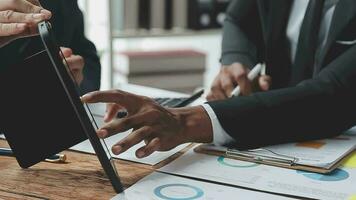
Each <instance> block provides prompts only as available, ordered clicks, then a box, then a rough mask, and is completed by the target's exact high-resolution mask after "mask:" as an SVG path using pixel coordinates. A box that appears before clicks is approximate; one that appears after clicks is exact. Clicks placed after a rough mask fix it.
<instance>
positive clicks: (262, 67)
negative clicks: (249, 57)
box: [230, 63, 266, 97]
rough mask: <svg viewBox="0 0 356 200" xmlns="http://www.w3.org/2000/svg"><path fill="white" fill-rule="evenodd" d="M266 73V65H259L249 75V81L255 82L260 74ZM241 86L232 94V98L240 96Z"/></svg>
mask: <svg viewBox="0 0 356 200" xmlns="http://www.w3.org/2000/svg"><path fill="white" fill-rule="evenodd" d="M265 72H266V65H265V64H261V63H258V64H257V65H256V66H255V67H254V68H253V69H252V70H251V71H250V72H249V73H248V75H247V78H248V80H250V81H252V80H254V79H255V78H256V77H257V76H258V75H259V74H262V75H264V74H265ZM240 92H241V90H240V86H237V87H236V88H235V89H234V90H233V91H232V92H231V95H230V97H233V96H239V95H240Z"/></svg>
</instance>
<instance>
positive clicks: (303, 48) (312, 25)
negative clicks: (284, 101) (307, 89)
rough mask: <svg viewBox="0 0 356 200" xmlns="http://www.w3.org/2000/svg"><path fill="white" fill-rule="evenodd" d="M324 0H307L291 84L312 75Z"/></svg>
mask: <svg viewBox="0 0 356 200" xmlns="http://www.w3.org/2000/svg"><path fill="white" fill-rule="evenodd" d="M296 1H298V0H296ZM324 2H325V1H324V0H310V1H309V5H308V8H307V11H306V13H305V16H304V20H303V23H302V27H301V29H300V35H299V39H298V46H297V54H296V59H295V63H294V65H293V68H292V77H291V84H292V85H295V84H297V83H299V82H300V81H302V80H304V79H307V78H311V77H312V72H313V68H314V61H315V52H316V48H317V44H318V35H319V29H320V22H321V18H322V15H323V8H324Z"/></svg>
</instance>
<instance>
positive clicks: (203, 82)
mask: <svg viewBox="0 0 356 200" xmlns="http://www.w3.org/2000/svg"><path fill="white" fill-rule="evenodd" d="M78 1H79V5H80V7H81V9H82V10H83V13H84V17H85V23H86V34H87V36H88V37H89V38H90V39H91V40H92V41H93V42H94V43H95V44H96V46H97V48H98V51H99V54H100V57H101V61H102V65H103V69H102V81H101V83H102V84H101V85H102V89H109V88H113V87H115V86H117V85H118V84H120V83H125V82H129V83H135V84H139V85H145V86H152V87H158V88H163V89H168V90H175V91H180V92H185V93H191V92H193V90H194V89H195V88H197V87H205V88H207V87H208V86H209V85H210V84H211V82H212V81H213V78H214V76H215V75H216V74H217V73H218V70H219V66H220V64H219V58H220V52H221V34H222V33H221V25H222V22H223V20H224V18H225V9H226V7H227V5H228V3H229V1H230V0H101V1H97V0H78Z"/></svg>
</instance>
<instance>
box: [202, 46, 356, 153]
mask: <svg viewBox="0 0 356 200" xmlns="http://www.w3.org/2000/svg"><path fill="white" fill-rule="evenodd" d="M355 55H356V46H353V47H351V48H350V49H349V50H347V51H346V52H345V53H343V54H342V55H340V56H339V57H338V58H337V59H336V60H334V61H333V62H331V63H330V64H329V65H328V66H326V67H325V68H324V69H323V70H322V71H321V72H320V73H319V74H318V75H317V76H316V77H315V78H313V79H310V80H305V81H303V82H301V83H300V84H299V85H297V86H295V87H290V88H284V89H278V90H273V91H268V92H263V93H256V94H253V95H251V96H247V97H237V98H232V99H228V100H226V101H217V102H210V103H209V105H210V106H211V107H212V108H213V110H214V111H215V113H216V115H217V116H218V118H219V121H220V123H221V125H222V127H223V128H224V129H225V130H226V131H227V133H229V134H230V136H231V137H233V138H234V139H235V140H236V144H237V147H238V148H240V149H247V148H257V147H261V146H266V145H272V144H278V143H286V142H296V141H304V140H313V139H320V138H327V137H332V136H335V135H338V134H340V133H341V132H342V131H345V130H346V129H348V128H350V127H352V126H353V125H355V124H356V106H355V102H356V92H355V88H356V78H355V77H356V67H355V66H356V60H355V58H354V57H355Z"/></svg>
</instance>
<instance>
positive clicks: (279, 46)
mask: <svg viewBox="0 0 356 200" xmlns="http://www.w3.org/2000/svg"><path fill="white" fill-rule="evenodd" d="M355 55H356V1H354V0H305V1H301V0H294V1H293V0H234V1H232V3H231V5H230V7H229V9H228V11H227V19H226V21H225V24H224V36H223V49H222V59H221V61H222V64H223V65H224V68H223V69H222V70H226V69H228V70H227V71H228V72H224V73H220V74H219V75H218V77H217V79H216V81H215V82H214V87H213V90H212V91H211V94H210V98H212V99H222V100H217V101H212V102H208V103H207V104H205V105H203V106H197V107H189V108H179V109H172V108H163V107H161V106H159V105H157V104H156V103H154V101H153V100H151V99H149V98H146V97H141V96H137V95H132V94H129V93H126V92H123V91H115V90H113V91H103V92H93V93H89V94H87V95H84V96H83V97H82V100H83V101H84V102H88V103H95V102H108V103H110V104H109V107H108V108H109V109H108V113H107V116H106V121H107V124H106V125H104V127H102V128H100V129H99V130H98V131H97V133H98V135H99V136H100V137H107V136H110V135H113V134H116V133H118V132H122V131H125V130H129V129H131V128H134V131H133V132H132V133H131V134H130V135H129V136H128V137H127V138H125V139H123V140H122V141H119V142H118V143H117V144H116V145H114V146H113V148H112V150H113V152H114V153H115V154H119V153H122V152H124V151H126V150H127V149H128V148H130V147H131V146H133V145H134V144H137V143H138V142H140V141H142V140H144V141H145V142H146V145H145V146H143V147H142V148H140V149H139V150H137V152H136V155H137V156H138V157H145V156H148V155H150V154H151V153H153V152H154V151H162V150H168V149H171V148H173V147H175V146H177V145H179V144H181V143H184V142H202V143H210V142H214V143H217V144H226V143H229V142H232V143H234V145H235V146H236V147H237V148H238V149H250V148H258V147H262V146H266V145H273V144H279V143H286V142H297V141H305V140H314V139H321V138H328V137H333V136H337V135H339V134H341V133H342V132H343V131H345V130H347V129H349V128H351V127H352V126H354V125H355V124H356V104H355V102H356V91H355V88H356V57H355ZM258 62H260V63H262V62H263V63H266V65H267V74H268V75H269V76H270V77H262V78H260V79H261V80H262V81H260V84H259V85H260V86H261V88H262V89H263V90H265V91H262V92H255V93H251V92H253V90H252V89H251V88H252V87H250V86H248V85H251V84H252V83H251V82H249V80H248V79H247V77H246V74H247V72H248V70H249V69H251V68H252V67H253V66H254V65H255V64H256V63H258ZM236 71H237V72H236ZM236 74H237V76H235V75H236ZM223 79H224V80H225V81H226V80H227V81H226V82H228V83H225V85H224V86H223V85H222V81H221V80H223ZM268 79H272V84H270V80H268ZM237 84H240V86H241V87H242V92H243V93H244V94H245V95H246V96H241V97H233V98H228V99H226V98H227V97H228V94H229V92H230V90H231V89H232V88H233V87H234V86H236V85H237ZM226 86H227V87H226ZM122 107H125V108H126V109H127V111H128V116H127V117H126V118H124V119H115V118H114V116H115V114H116V112H117V111H118V110H119V109H122Z"/></svg>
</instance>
